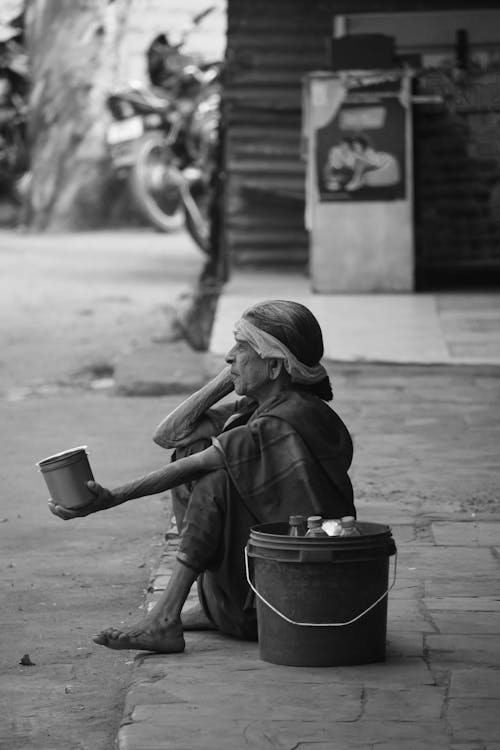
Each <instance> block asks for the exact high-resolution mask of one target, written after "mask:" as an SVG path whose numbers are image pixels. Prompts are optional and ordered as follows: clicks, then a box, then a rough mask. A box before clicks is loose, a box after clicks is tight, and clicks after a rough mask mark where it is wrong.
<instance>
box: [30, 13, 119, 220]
mask: <svg viewBox="0 0 500 750" xmlns="http://www.w3.org/2000/svg"><path fill="white" fill-rule="evenodd" d="M129 5H130V0H57V2H52V0H28V2H27V8H26V32H27V40H28V52H29V56H30V64H31V79H32V92H31V98H30V121H29V132H30V145H31V169H32V180H31V184H30V189H29V193H28V196H27V205H26V223H27V225H28V227H29V228H30V229H34V230H52V231H71V230H78V229H86V228H93V227H98V226H103V225H104V224H105V222H106V213H107V203H108V193H109V187H108V175H109V165H108V156H107V149H106V142H105V134H106V127H107V123H108V114H107V110H106V95H107V94H108V92H109V91H110V89H111V88H112V85H113V83H114V78H115V74H116V66H117V59H118V54H117V53H118V45H119V42H120V38H121V35H122V33H123V30H124V21H125V19H126V15H127V11H128V7H129Z"/></svg>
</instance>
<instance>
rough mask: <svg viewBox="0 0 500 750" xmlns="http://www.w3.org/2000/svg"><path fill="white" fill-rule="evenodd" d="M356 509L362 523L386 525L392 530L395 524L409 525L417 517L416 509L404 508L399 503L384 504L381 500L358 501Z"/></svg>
mask: <svg viewBox="0 0 500 750" xmlns="http://www.w3.org/2000/svg"><path fill="white" fill-rule="evenodd" d="M408 505H410V504H408ZM356 509H357V511H358V517H359V519H360V521H371V522H372V523H385V524H387V525H388V526H390V527H391V528H392V527H393V525H395V524H403V525H407V524H408V523H409V522H411V521H413V520H414V519H415V518H416V516H417V510H416V507H413V508H411V507H404V506H401V505H400V504H399V503H398V504H397V505H395V503H394V502H384V501H381V500H368V501H366V500H365V501H363V500H362V499H360V500H357V501H356Z"/></svg>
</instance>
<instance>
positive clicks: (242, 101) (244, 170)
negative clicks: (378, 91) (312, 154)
mask: <svg viewBox="0 0 500 750" xmlns="http://www.w3.org/2000/svg"><path fill="white" fill-rule="evenodd" d="M327 18H328V20H325V14H324V13H318V12H316V8H314V12H311V5H310V4H309V3H307V2H303V1H302V0H287V1H286V2H283V0H278V1H276V2H262V1H260V2H259V0H229V3H228V47H227V59H228V68H227V80H226V88H225V101H226V105H225V114H226V133H227V138H226V204H225V227H226V243H227V247H228V250H229V253H230V257H231V261H232V262H233V263H235V264H248V263H258V264H259V265H261V264H263V263H283V264H291V263H299V264H305V263H306V261H307V256H308V238H307V233H306V231H305V228H304V176H305V164H304V162H303V161H302V159H301V155H300V147H301V144H300V134H301V95H302V83H301V82H302V76H303V75H304V74H305V73H306V72H308V71H310V70H315V69H318V68H324V66H325V64H326V53H325V50H326V47H325V42H324V39H325V38H326V37H327V36H328V34H329V32H330V28H331V20H330V19H331V15H330V13H328V16H327Z"/></svg>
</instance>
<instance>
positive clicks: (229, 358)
mask: <svg viewBox="0 0 500 750" xmlns="http://www.w3.org/2000/svg"><path fill="white" fill-rule="evenodd" d="M225 360H226V362H227V363H228V365H232V364H233V362H234V346H233V347H232V348H231V349H230V350H229V351H228V353H227V354H226V356H225Z"/></svg>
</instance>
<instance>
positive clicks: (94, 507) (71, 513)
mask: <svg viewBox="0 0 500 750" xmlns="http://www.w3.org/2000/svg"><path fill="white" fill-rule="evenodd" d="M87 487H88V488H89V490H90V491H91V493H92V494H93V495H94V498H93V499H92V500H91V501H90V503H87V505H83V506H82V507H81V508H65V507H64V506H62V505H56V504H55V503H54V502H53V501H52V499H49V510H50V511H51V512H52V513H53V514H54V515H55V516H58V518H62V520H63V521H69V520H70V519H72V518H84V517H85V516H89V515H90V514H91V513H98V512H99V511H100V510H107V509H108V508H113V507H114V506H115V505H117V504H118V503H117V499H116V498H115V497H114V495H113V493H112V492H111V490H108V489H106V487H102V486H101V485H100V484H98V483H97V482H87Z"/></svg>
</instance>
